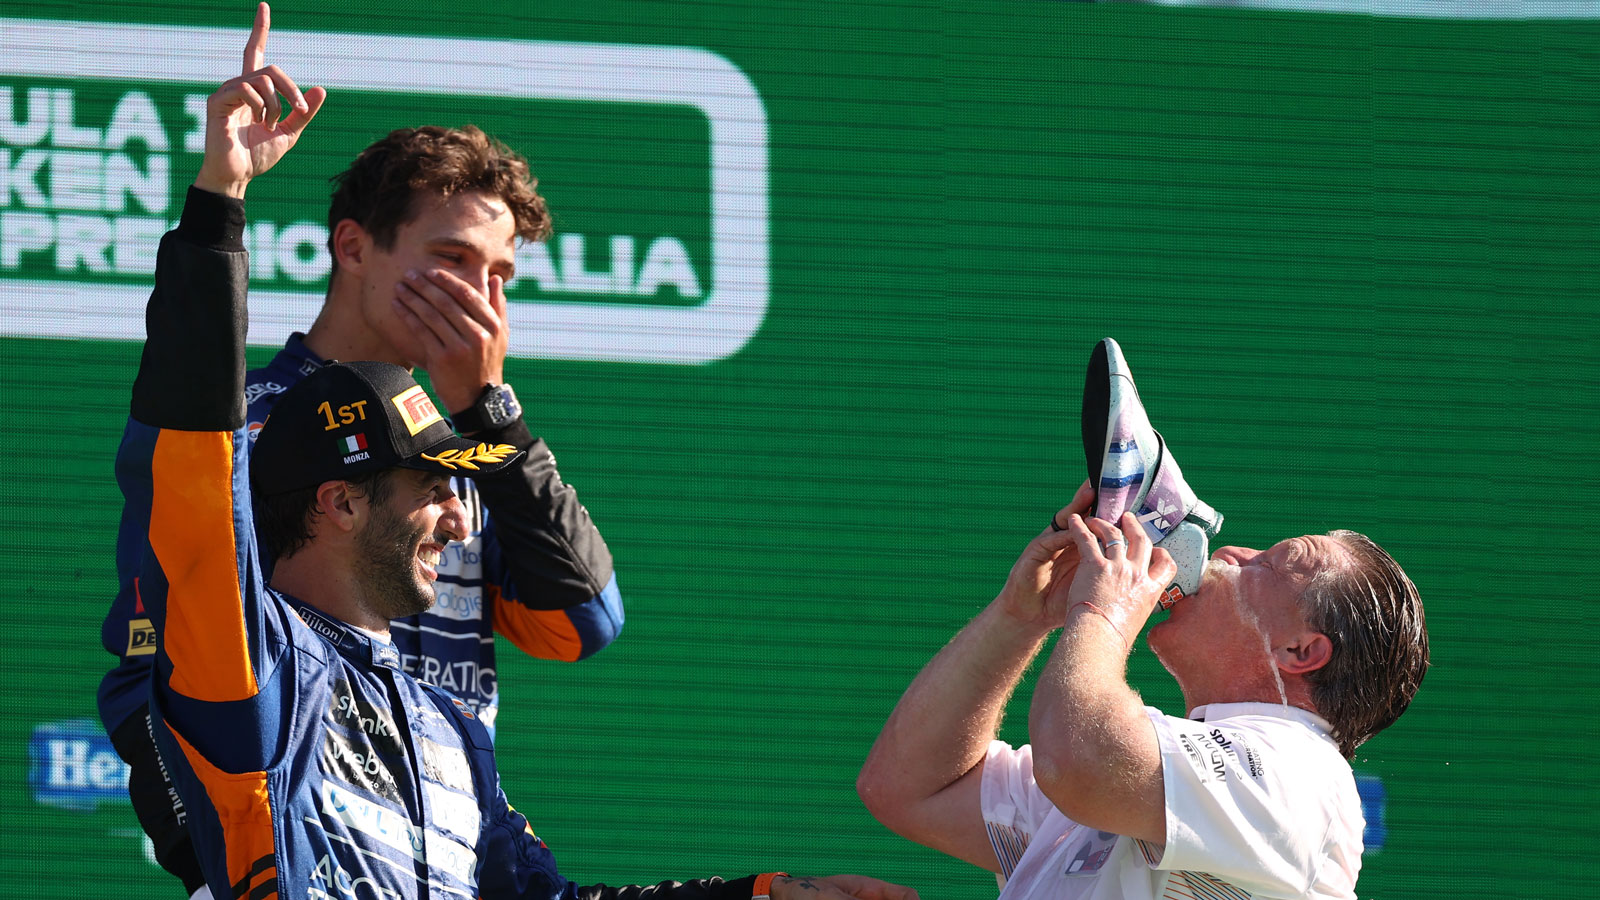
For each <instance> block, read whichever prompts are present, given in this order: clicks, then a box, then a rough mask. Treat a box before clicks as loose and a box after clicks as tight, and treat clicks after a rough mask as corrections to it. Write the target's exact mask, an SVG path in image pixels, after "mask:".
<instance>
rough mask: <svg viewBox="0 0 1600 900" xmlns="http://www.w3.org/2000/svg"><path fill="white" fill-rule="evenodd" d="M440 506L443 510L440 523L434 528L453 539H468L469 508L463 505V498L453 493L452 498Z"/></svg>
mask: <svg viewBox="0 0 1600 900" xmlns="http://www.w3.org/2000/svg"><path fill="white" fill-rule="evenodd" d="M439 506H440V508H441V510H442V511H441V513H440V515H439V522H438V525H437V527H436V528H435V529H434V530H435V531H436V532H438V533H440V534H443V535H445V536H447V537H449V538H450V540H452V541H464V540H466V539H467V508H466V507H465V506H462V505H461V498H460V497H457V496H456V495H454V494H451V495H450V499H448V500H446V501H444V502H443V503H441V504H439Z"/></svg>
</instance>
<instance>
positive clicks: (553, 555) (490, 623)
mask: <svg viewBox="0 0 1600 900" xmlns="http://www.w3.org/2000/svg"><path fill="white" fill-rule="evenodd" d="M199 199H200V200H201V201H204V200H206V198H205V197H201V198H199ZM220 271H221V270H220V269H218V267H217V266H216V265H215V264H213V263H212V262H211V261H210V260H206V259H202V258H195V259H191V258H190V257H186V256H179V257H174V258H173V259H172V260H170V261H169V271H168V272H167V273H164V274H166V275H167V276H168V280H169V281H170V280H172V279H174V278H176V279H179V280H184V281H186V280H190V279H200V280H202V281H205V280H208V279H211V280H215V282H216V289H217V290H219V291H222V292H224V293H225V294H228V295H232V294H234V293H242V291H243V289H244V285H245V282H244V281H242V280H241V281H238V282H237V283H234V282H232V281H229V280H228V279H226V278H225V277H220V276H219V274H218V273H219V272H220ZM238 299H239V300H240V301H241V302H242V300H243V297H242V296H240V297H239V298H238ZM219 302H220V301H219ZM323 362H324V361H323V360H322V359H320V358H319V357H318V356H317V355H316V354H315V353H312V352H311V350H310V349H309V348H307V347H306V346H305V344H304V343H303V342H302V341H301V336H300V335H298V334H297V335H294V336H293V337H291V338H290V339H289V342H288V344H287V345H286V346H285V347H284V349H283V350H281V351H280V352H279V353H278V354H277V355H276V356H275V357H273V359H272V361H271V362H270V363H268V364H267V365H266V366H265V367H264V368H261V369H256V370H254V371H252V372H250V373H248V375H247V376H246V381H245V389H244V399H245V402H246V422H247V433H248V434H249V435H250V436H251V438H252V439H253V438H254V436H255V434H256V432H257V430H258V429H259V428H260V427H261V423H262V422H264V421H265V420H266V418H267V415H268V413H269V412H271V409H272V406H273V404H274V403H276V402H277V399H278V397H279V396H281V395H282V394H283V392H284V391H286V390H288V389H289V388H290V387H292V386H293V385H295V384H296V383H298V382H299V381H300V380H301V379H302V378H304V377H305V376H306V375H308V374H310V373H311V372H314V371H316V370H317V369H318V368H320V367H321V366H322V365H323ZM478 437H480V439H481V440H485V441H489V442H491V443H509V444H515V445H516V446H517V447H518V448H519V449H521V450H524V451H526V456H525V457H524V458H523V460H522V462H521V463H520V464H519V465H518V466H517V467H516V469H515V472H514V473H508V477H505V478H497V479H494V480H488V479H486V480H484V481H482V482H474V481H472V480H469V479H455V480H454V481H453V483H452V488H453V489H454V490H455V492H456V494H457V496H458V497H460V498H461V502H462V504H463V506H465V507H466V510H467V516H468V524H469V531H470V534H469V536H468V538H467V539H466V540H465V541H463V542H461V543H459V544H453V545H451V547H450V548H449V549H448V550H447V551H446V553H445V556H444V558H443V559H442V560H440V563H439V566H438V573H439V578H438V581H437V582H436V584H435V589H436V592H437V597H438V602H437V603H436V604H435V606H434V608H433V609H431V610H429V611H428V612H425V613H423V614H421V615H418V616H411V617H408V618H404V619H398V620H396V621H394V622H393V623H392V624H391V633H392V634H393V636H394V645H395V649H396V651H397V652H398V654H399V658H400V663H401V667H402V668H403V669H404V670H405V671H406V672H408V673H410V674H412V675H415V676H417V677H418V678H420V679H422V680H423V681H427V682H430V683H432V684H436V685H438V686H440V687H442V688H444V689H446V690H448V691H450V692H451V693H452V694H454V695H455V696H457V697H459V698H460V699H462V700H464V701H466V703H467V704H468V707H469V708H470V709H471V710H472V712H473V713H474V714H476V715H477V717H478V721H480V722H482V723H483V724H484V725H485V726H487V728H488V729H489V732H490V734H491V736H492V735H493V733H494V724H495V717H496V713H497V712H498V711H499V692H498V678H497V675H496V670H495V669H496V667H495V640H494V632H496V631H498V632H499V633H500V634H501V635H502V636H504V637H505V638H506V639H508V640H510V641H511V643H513V644H514V645H516V646H517V647H518V648H519V649H521V650H522V651H523V652H525V653H527V654H529V655H530V656H534V657H538V658H541V659H554V660H563V661H576V660H580V659H583V658H585V657H587V656H589V655H591V654H593V653H595V652H596V651H598V650H600V649H601V648H603V647H605V646H606V645H607V644H609V643H610V642H611V641H612V640H613V639H614V638H615V637H616V636H617V634H618V632H619V631H620V630H621V628H622V624H623V610H622V598H621V595H620V594H619V593H618V590H617V580H616V576H615V574H614V572H613V568H612V559H611V552H610V550H609V548H607V546H606V543H605V539H604V538H602V537H601V535H600V532H599V530H598V529H597V528H596V527H595V525H594V522H593V521H592V520H591V519H590V517H589V513H588V510H586V509H585V508H584V506H583V504H582V503H580V502H579V500H578V497H577V493H576V492H575V491H574V490H573V489H572V488H571V487H570V486H569V485H567V484H566V483H564V482H563V481H562V479H561V476H560V474H559V473H558V472H557V471H556V465H555V458H554V456H552V455H551V453H550V450H549V448H548V447H547V446H546V445H545V443H544V441H543V440H541V439H538V438H535V437H534V436H533V435H532V434H531V432H530V431H529V430H528V427H527V425H526V424H525V423H524V422H523V421H522V420H520V419H519V420H517V421H515V422H512V423H510V424H509V425H507V426H506V427H504V428H498V429H490V430H488V431H485V432H482V433H481V435H479V436H478ZM152 439H153V433H152V432H151V431H150V430H149V429H146V428H143V427H141V426H139V425H138V424H137V423H130V424H129V425H128V427H127V429H126V431H125V432H124V434H123V441H122V445H121V447H120V448H119V449H118V453H117V482H118V485H119V487H120V488H121V489H122V495H123V510H122V521H121V525H120V527H119V531H118V536H117V555H116V559H117V576H118V584H119V588H118V593H117V596H116V599H115V600H114V601H113V603H112V605H111V609H110V611H109V612H108V613H107V615H106V618H105V622H104V624H103V626H102V628H101V642H102V643H103V644H104V646H105V648H106V650H107V651H109V652H110V653H112V654H113V655H115V656H117V657H118V662H117V665H116V666H115V667H114V668H113V669H112V670H111V671H110V672H108V673H106V675H105V677H104V678H103V679H102V680H101V682H100V691H99V708H100V721H101V723H102V724H103V725H104V726H105V729H106V732H107V734H109V735H110V736H111V739H112V743H113V745H114V746H115V747H116V748H117V752H118V753H119V754H120V755H121V756H122V758H123V759H124V760H125V761H126V762H127V763H128V764H129V765H130V766H131V767H132V771H131V773H130V776H129V785H128V790H129V795H130V798H131V799H132V801H133V805H134V809H135V811H136V812H137V813H138V816H139V820H140V824H141V825H142V826H143V827H144V830H145V832H146V833H148V834H149V835H150V838H151V841H152V843H153V844H154V847H155V853H156V858H157V860H158V861H159V862H160V863H161V865H162V866H163V867H165V868H167V869H168V870H169V871H171V872H172V873H173V874H174V875H176V876H177V877H178V878H180V879H182V880H183V881H184V883H185V885H186V886H188V887H189V889H190V890H191V891H192V890H194V889H195V888H197V887H198V886H199V883H200V873H199V870H198V868H197V867H196V865H195V863H194V860H193V854H192V853H191V852H190V851H189V848H188V843H187V836H186V835H185V833H184V828H183V817H184V813H183V809H182V805H181V804H180V803H177V802H176V800H177V798H176V797H175V796H173V794H172V792H171V791H170V790H169V789H168V788H169V785H168V784H167V782H166V778H165V777H164V775H163V773H162V769H161V765H160V762H159V760H157V758H156V755H155V751H154V748H153V746H152V744H151V742H150V734H149V723H148V722H147V721H146V719H147V716H146V709H147V707H148V703H149V697H150V665H151V661H152V660H154V659H155V653H156V648H157V641H156V629H155V627H154V625H153V620H152V617H151V613H150V611H149V609H148V608H147V605H146V603H145V597H143V596H142V595H141V590H140V582H139V580H138V578H137V575H138V567H139V565H140V563H141V560H142V558H143V555H144V552H145V547H146V543H147V540H146V539H147V535H148V533H149V530H150V510H151V501H152V476H151V454H152V453H153V451H154V447H153V445H152V443H151V441H152ZM263 566H264V569H265V570H266V571H269V572H270V570H271V561H270V560H263Z"/></svg>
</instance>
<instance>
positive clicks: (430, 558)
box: [417, 550, 439, 566]
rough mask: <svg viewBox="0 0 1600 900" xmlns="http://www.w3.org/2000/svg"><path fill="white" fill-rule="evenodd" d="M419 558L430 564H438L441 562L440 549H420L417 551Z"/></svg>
mask: <svg viewBox="0 0 1600 900" xmlns="http://www.w3.org/2000/svg"><path fill="white" fill-rule="evenodd" d="M417 558H418V559H420V560H422V561H423V562H425V563H427V564H428V565H430V566H432V565H437V564H438V562H439V551H437V550H420V551H418V552H417Z"/></svg>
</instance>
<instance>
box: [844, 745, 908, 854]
mask: <svg viewBox="0 0 1600 900" xmlns="http://www.w3.org/2000/svg"><path fill="white" fill-rule="evenodd" d="M897 781H898V780H897V779H896V778H895V777H894V773H893V770H892V767H891V766H890V765H889V764H888V763H887V762H886V761H885V760H884V759H882V758H881V755H880V754H879V753H878V752H877V749H876V748H874V749H873V752H872V753H871V754H870V755H868V756H867V761H866V763H865V764H864V765H862V767H861V772H860V774H858V775H857V776H856V796H857V797H860V798H861V805H863V806H865V807H866V808H867V812H869V813H871V814H872V817H873V818H874V819H877V820H878V823H879V824H880V825H882V826H884V827H885V828H887V829H889V830H890V831H893V832H895V833H896V834H900V835H904V834H905V833H906V832H905V829H906V823H907V821H908V820H909V819H911V818H912V817H911V810H912V808H913V805H914V804H913V803H912V802H911V798H909V797H908V796H907V795H906V794H905V792H904V791H903V790H901V789H900V785H899V784H898V783H897Z"/></svg>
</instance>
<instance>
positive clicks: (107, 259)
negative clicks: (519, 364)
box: [0, 19, 770, 364]
mask: <svg viewBox="0 0 1600 900" xmlns="http://www.w3.org/2000/svg"><path fill="white" fill-rule="evenodd" d="M0 31H4V32H5V33H6V34H7V35H8V37H9V38H11V42H12V43H13V45H14V47H13V50H15V51H16V52H10V53H8V54H7V56H6V57H5V58H3V59H0V322H3V323H4V324H3V325H0V333H4V334H10V335H16V336H32V337H64V338H110V339H135V338H138V337H140V336H141V335H142V334H143V309H144V299H145V297H146V295H147V292H148V290H149V278H150V274H151V273H152V272H153V271H154V268H155V253H156V247H157V245H158V243H159V241H160V238H161V235H162V234H163V233H164V232H165V231H166V230H167V229H168V228H169V227H171V224H172V221H173V220H174V219H175V218H176V217H177V214H178V211H179V210H180V209H181V208H182V203H183V192H184V191H185V190H186V189H187V186H188V184H189V182H190V180H191V179H192V177H193V173H194V172H195V170H196V169H197V168H198V166H199V163H200V154H201V152H202V151H203V149H204V134H203V132H202V130H201V124H202V117H203V115H204V110H205V98H206V96H207V95H208V94H209V93H210V92H211V91H212V90H213V89H214V88H215V85H217V84H218V83H220V82H221V81H222V80H223V79H225V78H227V77H228V76H229V75H230V74H232V72H233V70H234V69H236V68H237V65H238V63H237V60H236V59H235V58H234V57H235V56H236V53H235V52H234V48H237V47H238V46H240V45H241V44H242V42H243V40H244V32H242V31H240V32H237V33H234V32H233V31H232V30H228V29H208V28H176V27H166V26H142V25H120V24H116V25H109V24H108V25H102V24H92V23H83V22H70V23H69V22H58V21H46V20H30V19H0ZM129 46H146V47H182V48H184V51H185V52H184V53H181V54H128V53H127V52H126V48H127V47H129ZM62 47H72V48H74V52H71V53H63V52H60V49H59V48H62ZM17 48H21V49H20V50H18V49H17ZM273 57H274V59H273V61H274V62H277V63H278V64H279V65H281V66H282V67H283V68H284V70H285V71H287V72H289V73H290V74H291V75H293V76H294V77H295V79H296V80H297V81H298V82H299V83H300V84H301V85H303V86H309V85H313V84H320V85H323V86H326V87H327V88H328V90H329V93H330V100H329V103H328V106H327V107H326V108H325V109H324V111H323V113H322V116H321V117H320V118H319V119H318V121H317V123H316V124H315V125H314V126H313V130H312V131H311V132H308V134H307V138H306V140H305V141H304V142H302V144H301V147H300V148H299V149H298V150H297V151H296V153H295V154H292V155H291V156H290V157H289V158H288V159H286V160H285V162H284V163H283V164H282V165H281V166H279V167H278V169H275V170H274V171H273V172H272V173H271V174H270V175H268V176H266V177H264V178H263V179H261V181H260V182H258V183H257V184H255V185H252V187H251V193H250V227H249V229H248V232H247V234H246V243H247V245H248V246H249V249H250V251H251V282H252V291H251V306H252V308H251V323H250V329H251V330H250V341H251V343H254V344H261V345H269V346H270V345H275V344H278V343H280V342H281V341H282V340H283V339H284V338H285V337H287V336H288V333H289V332H290V331H292V330H294V329H296V328H304V327H305V326H306V324H308V323H309V322H310V321H311V320H312V318H314V317H315V315H316V311H317V309H318V308H319V307H320V306H321V302H322V292H323V290H324V288H325V279H326V277H327V274H328V271H329V267H330V265H329V260H328V255H327V250H326V246H325V244H326V241H327V223H326V213H327V199H328V190H329V188H328V184H327V179H328V177H329V176H331V175H333V174H334V173H336V172H338V171H340V170H341V169H342V168H343V167H344V166H345V165H346V164H347V163H348V162H349V160H350V159H351V158H352V157H354V155H355V154H356V153H357V152H359V151H360V150H361V149H362V148H363V147H365V146H366V145H367V144H368V143H370V142H371V141H372V140H374V139H376V138H377V137H379V136H381V135H383V134H385V133H387V132H388V131H390V130H392V129H394V128H400V127H406V126H414V125H422V124H444V125H463V124H468V123H470V124H475V125H478V126H480V127H482V128H483V129H484V130H486V131H488V132H489V133H490V134H493V135H495V136H496V137H499V138H500V139H502V140H504V141H505V142H506V143H508V144H510V145H511V146H512V147H513V148H515V149H516V150H518V151H519V152H521V153H523V154H524V155H526V156H527V157H528V159H529V162H530V163H531V164H532V166H533V170H534V172H535V174H536V175H537V176H538V177H539V179H540V189H541V191H542V192H543V193H544V194H545V195H546V196H547V198H548V199H549V200H550V205H551V210H552V212H553V214H554V217H555V224H556V235H555V237H553V238H552V239H551V240H550V241H549V242H548V243H546V244H535V245H529V246H525V247H522V248H520V249H519V251H518V254H517V277H516V279H515V280H513V281H512V282H510V283H509V284H508V285H507V289H506V294H507V297H508V299H509V300H511V301H512V302H513V303H514V304H515V306H514V308H513V310H512V327H513V331H512V337H511V352H512V354H513V355H517V356H525V357H543V358H550V359H578V360H612V361H628V362H653V363H684V364H697V363H707V362H713V361H715V360H718V359H723V358H725V357H728V356H731V355H732V354H734V353H737V352H738V351H739V349H740V348H742V347H743V346H744V345H745V344H746V343H747V342H748V341H749V340H750V338H751V337H752V336H753V335H754V334H755V333H756V331H757V329H759V328H760V326H761V322H762V320H763V319H764V318H765V316H766V310H767V301H768V291H769V283H770V273H769V247H768V242H769V237H768V232H769V221H768V220H769V215H768V176H767V121H766V111H765V109H764V108H763V106H762V104H761V100H760V97H759V96H758V95H757V93H756V91H755V87H754V85H752V84H751V83H750V80H749V79H748V78H746V77H745V75H744V74H743V73H742V72H740V71H739V70H738V69H737V68H735V67H734V66H733V65H732V64H731V63H729V62H728V61H727V60H726V59H724V58H723V57H721V56H718V55H717V54H714V53H711V52H709V51H706V50H701V49H696V48H688V47H662V46H647V45H620V44H580V43H555V42H541V41H488V40H467V39H449V38H425V37H391V36H382V35H357V34H338V33H315V32H293V31H284V32H277V31H275V32H274V33H273ZM474 60H481V61H493V65H474V64H472V63H471V62H470V61H474ZM463 61H469V62H466V63H464V62H463Z"/></svg>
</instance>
